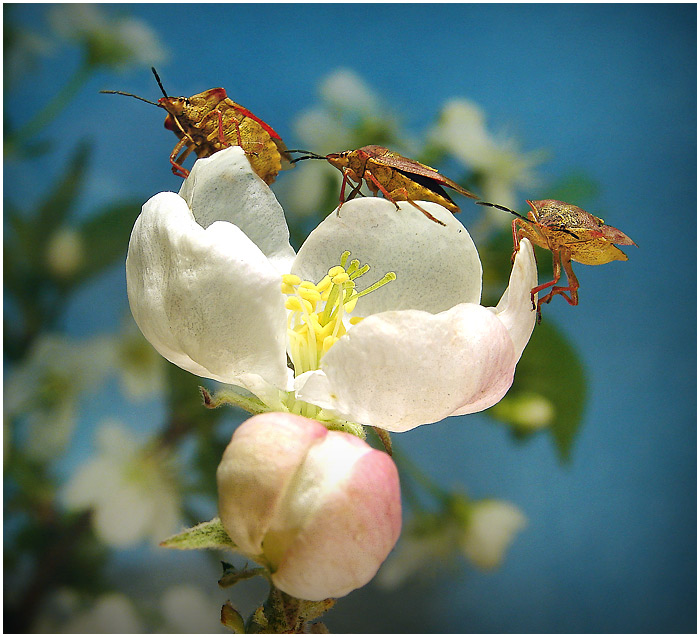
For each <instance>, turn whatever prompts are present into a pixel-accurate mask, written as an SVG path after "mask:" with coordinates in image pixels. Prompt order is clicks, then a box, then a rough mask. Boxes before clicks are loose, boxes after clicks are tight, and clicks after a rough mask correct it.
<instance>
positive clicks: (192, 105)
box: [100, 68, 291, 185]
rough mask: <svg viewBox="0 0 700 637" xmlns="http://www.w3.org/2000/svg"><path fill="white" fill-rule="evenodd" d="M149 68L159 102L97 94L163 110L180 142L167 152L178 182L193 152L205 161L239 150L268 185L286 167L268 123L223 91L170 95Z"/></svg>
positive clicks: (285, 158) (282, 148)
mask: <svg viewBox="0 0 700 637" xmlns="http://www.w3.org/2000/svg"><path fill="white" fill-rule="evenodd" d="M151 70H152V71H153V75H154V76H155V78H156V82H157V83H158V86H159V87H160V90H161V92H162V93H163V97H161V98H160V99H159V100H158V103H156V102H151V101H150V100H147V99H144V98H143V97H139V96H138V95H133V94H132V93H124V92H122V91H100V92H101V93H116V94H117V95H126V96H127V97H135V98H136V99H139V100H142V101H143V102H147V103H149V104H154V105H155V106H159V107H160V108H163V109H165V110H166V111H167V112H168V115H167V116H166V118H165V128H167V129H168V130H171V131H173V132H174V133H175V135H177V136H178V138H179V139H180V141H179V142H178V143H177V144H176V145H175V148H173V152H172V153H170V164H171V165H172V170H173V173H174V174H176V175H177V176H179V177H183V178H185V177H187V175H189V171H188V170H187V169H185V168H184V167H183V166H182V162H183V161H184V160H185V158H186V157H187V156H188V155H189V154H190V153H191V152H192V151H194V152H195V154H196V155H197V157H210V156H211V155H213V154H214V153H216V152H218V151H220V150H223V149H224V148H226V147H228V146H240V147H241V148H243V150H244V151H245V153H246V155H247V156H248V159H249V160H250V164H251V166H252V167H253V170H254V171H255V172H256V173H257V175H258V176H259V177H260V178H261V179H262V180H263V181H264V182H265V183H266V184H268V185H269V184H271V183H272V182H273V181H275V177H277V173H278V172H279V171H280V170H282V169H283V168H289V167H291V162H290V161H289V160H290V157H289V153H288V151H287V147H286V146H285V145H284V142H283V141H282V138H281V137H280V136H279V135H278V134H277V133H276V132H275V131H274V130H273V128H272V127H271V126H270V125H269V124H266V123H265V122H263V120H261V119H260V118H259V117H256V116H255V115H253V113H251V112H250V111H249V110H248V109H247V108H244V107H243V106H241V105H240V104H236V102H234V101H233V100H232V99H230V98H229V97H227V95H226V91H225V90H224V89H223V88H211V89H209V90H208V91H204V92H203V93H197V95H193V96H192V97H171V96H169V95H168V94H167V93H166V91H165V89H164V88H163V84H162V83H161V81H160V78H159V77H158V73H156V70H155V69H153V68H152V69H151ZM178 155H179V156H178Z"/></svg>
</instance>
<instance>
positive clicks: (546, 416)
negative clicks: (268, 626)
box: [492, 391, 556, 431]
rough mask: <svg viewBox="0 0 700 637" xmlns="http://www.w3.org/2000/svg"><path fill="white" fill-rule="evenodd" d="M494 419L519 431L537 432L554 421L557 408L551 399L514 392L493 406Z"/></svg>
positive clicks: (529, 393) (523, 392) (533, 394)
mask: <svg viewBox="0 0 700 637" xmlns="http://www.w3.org/2000/svg"><path fill="white" fill-rule="evenodd" d="M492 414H493V417H494V418H497V419H499V420H504V421H506V422H507V423H509V424H511V425H513V426H514V427H516V428H517V429H520V430H524V431H536V430H537V429H542V428H544V427H548V426H549V425H551V424H552V422H553V421H554V416H555V415H556V408H555V407H554V403H552V401H551V400H549V398H547V397H546V396H543V395H542V394H538V393H535V392H525V391H522V392H514V393H512V395H511V394H509V395H507V396H506V397H505V398H504V399H503V400H502V401H501V402H500V403H498V404H497V405H494V406H493V411H492Z"/></svg>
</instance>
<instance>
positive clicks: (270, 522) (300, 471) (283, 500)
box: [217, 413, 401, 600]
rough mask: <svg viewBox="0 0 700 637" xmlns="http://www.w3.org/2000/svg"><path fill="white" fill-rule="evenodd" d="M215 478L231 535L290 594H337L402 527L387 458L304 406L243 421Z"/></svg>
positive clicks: (371, 569) (377, 558)
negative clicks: (301, 410)
mask: <svg viewBox="0 0 700 637" xmlns="http://www.w3.org/2000/svg"><path fill="white" fill-rule="evenodd" d="M217 483H218V487H219V515H220V518H221V521H222V523H223V525H224V528H225V529H226V531H227V532H228V534H229V535H230V537H231V539H232V540H233V541H234V543H236V545H237V546H238V548H239V549H240V550H241V551H242V552H243V553H245V554H246V555H248V556H249V557H251V558H253V559H255V560H256V561H258V562H260V563H262V564H264V565H265V566H267V567H268V568H270V571H271V573H272V578H273V582H274V583H275V585H276V586H278V588H280V590H283V591H284V592H286V593H288V594H289V595H293V596H294V597H299V598H302V599H311V600H321V599H325V598H327V597H339V596H341V595H345V594H347V593H348V592H350V591H351V590H354V589H355V588H358V587H359V586H362V585H364V584H366V583H367V582H368V581H369V580H370V579H371V578H372V577H373V576H374V575H375V573H376V572H377V570H378V569H379V566H380V565H381V563H382V562H383V561H384V559H386V557H387V555H388V554H389V552H390V551H391V549H392V548H393V546H394V544H395V543H396V540H397V539H398V536H399V533H400V529H401V494H400V488H399V478H398V472H397V470H396V466H395V465H394V463H393V462H392V460H391V458H389V456H388V455H386V454H385V453H383V452H381V451H377V450H375V449H372V448H371V447H370V446H369V445H367V444H366V443H365V442H363V441H361V440H360V439H358V438H356V437H354V436H351V435H350V434H346V433H340V432H329V431H328V430H327V429H326V428H325V427H324V426H323V425H321V424H320V423H318V422H316V421H313V420H309V419H306V418H302V417H301V416H294V415H291V414H283V413H269V414H263V415H260V416H255V417H253V418H251V419H249V420H248V421H246V422H245V423H244V424H243V425H241V426H240V427H239V428H238V430H237V431H236V432H235V433H234V435H233V437H232V439H231V443H230V444H229V446H228V447H227V449H226V451H225V453H224V457H223V459H222V461H221V464H220V465H219V469H218V471H217Z"/></svg>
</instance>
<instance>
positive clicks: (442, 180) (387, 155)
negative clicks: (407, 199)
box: [360, 146, 478, 199]
mask: <svg viewBox="0 0 700 637" xmlns="http://www.w3.org/2000/svg"><path fill="white" fill-rule="evenodd" d="M360 150H361V151H364V152H366V153H367V154H368V155H370V157H371V158H372V159H373V160H374V161H376V162H377V163H380V164H384V165H386V166H391V167H392V168H395V169H396V170H398V171H399V172H401V173H402V174H404V175H405V176H407V177H410V178H411V179H413V180H414V181H416V182H417V183H419V184H420V185H421V186H425V187H427V188H430V190H433V191H434V192H437V193H439V194H441V195H442V196H446V194H445V191H444V190H443V189H442V188H440V190H436V189H435V187H434V186H436V185H438V184H442V185H443V186H448V187H449V188H452V189H453V190H456V191H457V192H459V193H460V194H462V195H464V196H465V197H471V198H472V199H478V197H477V196H476V195H475V194H473V193H471V192H469V191H468V190H467V189H465V188H463V187H462V186H460V185H459V184H458V183H456V182H454V181H452V180H451V179H448V178H447V177H445V176H444V175H441V174H440V173H439V172H438V171H437V170H435V168H432V167H430V166H426V165H425V164H421V163H420V162H419V161H415V160H413V159H409V158H408V157H404V156H403V155H400V154H399V153H395V152H393V151H391V150H388V149H386V148H384V147H382V146H365V147H364V148H360ZM416 175H420V176H421V177H425V178H427V180H432V181H434V182H437V184H433V185H428V183H427V182H425V181H419V180H418V179H416V178H415V177H416ZM447 198H448V199H449V197H447Z"/></svg>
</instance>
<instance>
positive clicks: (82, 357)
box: [4, 334, 111, 460]
mask: <svg viewBox="0 0 700 637" xmlns="http://www.w3.org/2000/svg"><path fill="white" fill-rule="evenodd" d="M110 364H111V354H110V345H109V341H108V339H106V338H102V337H97V338H93V339H89V340H82V341H71V340H70V339H67V338H65V337H62V336H58V335H52V334H49V335H46V336H42V337H41V338H40V339H38V340H37V342H36V343H35V345H34V347H33V348H32V350H31V352H30V353H29V355H28V356H27V358H26V359H25V360H24V361H23V362H22V363H21V364H20V365H19V366H18V367H17V368H16V369H14V370H13V371H12V372H10V373H9V374H8V378H7V380H6V383H5V396H4V397H5V402H4V413H5V416H6V417H9V418H18V419H22V421H23V422H24V423H25V424H26V432H27V436H26V439H25V438H24V437H22V436H17V442H18V444H22V443H23V444H24V445H25V450H26V452H27V453H28V454H29V455H30V456H32V457H34V458H35V459H42V460H47V459H50V458H53V457H55V456H56V455H58V454H60V453H61V452H62V451H64V450H65V448H66V446H67V445H68V443H69V442H70V440H71V436H72V434H73V430H74V428H75V421H76V416H77V411H78V401H79V398H80V396H81V394H83V393H85V392H88V391H91V390H94V389H96V388H97V387H98V386H99V384H100V383H101V382H102V381H103V380H104V378H105V377H106V375H107V372H108V370H109V367H110Z"/></svg>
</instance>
